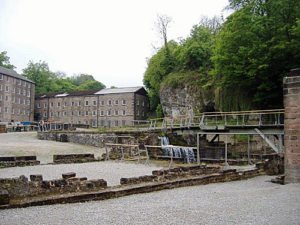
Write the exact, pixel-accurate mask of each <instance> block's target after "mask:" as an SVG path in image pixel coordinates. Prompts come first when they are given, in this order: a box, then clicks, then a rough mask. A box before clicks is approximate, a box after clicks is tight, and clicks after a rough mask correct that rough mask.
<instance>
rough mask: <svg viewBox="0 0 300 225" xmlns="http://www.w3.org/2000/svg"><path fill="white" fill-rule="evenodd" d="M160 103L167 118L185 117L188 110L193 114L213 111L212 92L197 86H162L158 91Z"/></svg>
mask: <svg viewBox="0 0 300 225" xmlns="http://www.w3.org/2000/svg"><path fill="white" fill-rule="evenodd" d="M160 102H161V105H162V108H163V111H164V114H165V116H168V117H178V116H180V115H187V114H188V113H189V110H190V109H193V112H194V113H200V112H211V111H215V102H214V92H213V91H212V90H204V89H203V88H201V87H198V86H191V85H185V86H178V87H176V88H174V87H170V86H164V87H163V88H162V89H161V90H160Z"/></svg>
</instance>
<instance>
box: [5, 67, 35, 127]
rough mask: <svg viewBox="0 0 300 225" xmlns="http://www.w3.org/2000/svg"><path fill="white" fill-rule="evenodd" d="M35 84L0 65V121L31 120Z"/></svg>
mask: <svg viewBox="0 0 300 225" xmlns="http://www.w3.org/2000/svg"><path fill="white" fill-rule="evenodd" d="M34 94H35V84H34V82H32V81H31V80H29V79H27V78H26V77H24V76H21V75H19V74H18V73H17V72H16V71H14V70H11V69H7V68H4V67H1V66H0V121H1V122H11V121H15V122H17V121H20V122H22V121H23V122H24V121H33V115H34Z"/></svg>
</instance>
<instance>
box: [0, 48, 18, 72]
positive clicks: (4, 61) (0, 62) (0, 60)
mask: <svg viewBox="0 0 300 225" xmlns="http://www.w3.org/2000/svg"><path fill="white" fill-rule="evenodd" d="M0 66H2V67H5V68H7V69H14V68H15V66H14V65H12V64H10V62H9V57H8V56H7V52H6V51H3V52H0Z"/></svg>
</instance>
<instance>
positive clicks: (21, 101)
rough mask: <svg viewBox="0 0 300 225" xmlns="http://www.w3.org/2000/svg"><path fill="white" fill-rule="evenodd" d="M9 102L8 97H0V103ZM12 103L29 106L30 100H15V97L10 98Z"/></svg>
mask: <svg viewBox="0 0 300 225" xmlns="http://www.w3.org/2000/svg"><path fill="white" fill-rule="evenodd" d="M3 100H5V101H7V102H8V101H10V98H9V96H8V95H5V97H4V98H3V95H0V101H3ZM11 100H12V103H16V104H23V105H26V104H27V105H30V100H29V99H21V98H16V97H15V96H13V97H12V99H11Z"/></svg>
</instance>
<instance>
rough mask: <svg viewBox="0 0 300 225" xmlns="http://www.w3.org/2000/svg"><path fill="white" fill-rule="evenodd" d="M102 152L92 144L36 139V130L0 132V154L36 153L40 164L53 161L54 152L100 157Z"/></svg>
mask: <svg viewBox="0 0 300 225" xmlns="http://www.w3.org/2000/svg"><path fill="white" fill-rule="evenodd" d="M104 152H105V150H104V149H100V148H97V147H92V146H85V145H78V144H73V143H62V142H55V141H44V140H38V139H37V133H36V132H20V133H19V132H15V133H4V134H0V156H23V155H36V156H37V160H39V161H41V164H47V163H51V162H53V155H55V154H68V153H77V154H78V153H91V154H94V155H95V157H100V156H101V155H102V154H103V153H104Z"/></svg>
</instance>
